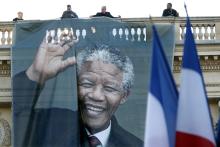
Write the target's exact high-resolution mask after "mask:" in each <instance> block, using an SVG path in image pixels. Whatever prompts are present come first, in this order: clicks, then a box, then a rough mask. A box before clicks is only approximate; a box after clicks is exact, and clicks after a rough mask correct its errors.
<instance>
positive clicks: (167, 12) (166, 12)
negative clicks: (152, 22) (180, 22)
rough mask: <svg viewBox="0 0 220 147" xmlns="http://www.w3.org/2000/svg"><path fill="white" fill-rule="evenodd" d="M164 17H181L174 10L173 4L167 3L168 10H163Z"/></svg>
mask: <svg viewBox="0 0 220 147" xmlns="http://www.w3.org/2000/svg"><path fill="white" fill-rule="evenodd" d="M162 16H174V17H179V13H178V12H177V11H176V10H175V9H173V8H172V4H171V3H167V8H166V9H164V10H163V14H162Z"/></svg>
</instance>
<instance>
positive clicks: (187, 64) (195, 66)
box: [182, 17, 201, 75]
mask: <svg viewBox="0 0 220 147" xmlns="http://www.w3.org/2000/svg"><path fill="white" fill-rule="evenodd" d="M186 28H187V29H186V35H185V43H184V55H183V61H184V62H183V64H182V67H183V68H189V69H191V70H194V71H196V72H198V73H199V74H200V75H201V69H200V63H199V60H197V59H198V55H197V51H196V45H195V40H194V37H193V34H192V30H191V24H190V20H189V18H188V17H187V22H186ZM186 42H187V43H186ZM186 55H187V56H186Z"/></svg>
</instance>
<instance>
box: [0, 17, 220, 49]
mask: <svg viewBox="0 0 220 147" xmlns="http://www.w3.org/2000/svg"><path fill="white" fill-rule="evenodd" d="M190 19H191V23H192V31H193V34H194V37H195V40H206V41H208V40H210V41H213V40H220V17H192V18H190ZM119 20H121V21H123V22H131V23H133V24H137V28H136V29H135V28H133V29H132V30H127V29H122V28H120V29H119V30H118V34H119V35H122V34H125V35H128V34H129V33H130V34H131V35H132V34H133V35H134V34H135V33H136V35H141V33H143V34H145V33H146V32H145V31H146V29H145V28H144V25H148V24H151V23H152V22H153V23H171V24H175V26H176V41H177V42H178V41H181V40H183V39H184V35H185V30H186V28H185V20H186V18H185V17H179V18H175V17H152V18H151V20H150V19H149V18H123V19H119ZM14 26H15V24H14V23H13V22H0V48H2V47H3V48H4V47H5V46H8V45H11V44H12V40H13V28H14ZM116 30H117V29H115V30H114V31H113V32H112V33H115V34H116V33H117V32H116ZM85 32H86V31H85V30H82V31H81V33H84V35H85ZM82 35H83V34H82ZM145 39H146V38H145Z"/></svg>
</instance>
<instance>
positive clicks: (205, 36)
mask: <svg viewBox="0 0 220 147" xmlns="http://www.w3.org/2000/svg"><path fill="white" fill-rule="evenodd" d="M204 29H205V32H204V39H205V40H208V39H209V32H208V25H205V24H204Z"/></svg>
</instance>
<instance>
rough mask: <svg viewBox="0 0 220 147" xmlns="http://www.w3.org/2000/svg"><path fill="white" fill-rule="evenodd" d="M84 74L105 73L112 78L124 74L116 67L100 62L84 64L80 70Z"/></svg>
mask: <svg viewBox="0 0 220 147" xmlns="http://www.w3.org/2000/svg"><path fill="white" fill-rule="evenodd" d="M83 72H105V73H108V74H109V75H112V76H116V75H119V74H122V71H121V70H120V69H119V68H118V67H117V66H116V65H114V64H112V63H105V62H104V61H100V60H99V61H97V60H95V61H86V62H84V63H83V64H82V67H81V70H80V73H83Z"/></svg>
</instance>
